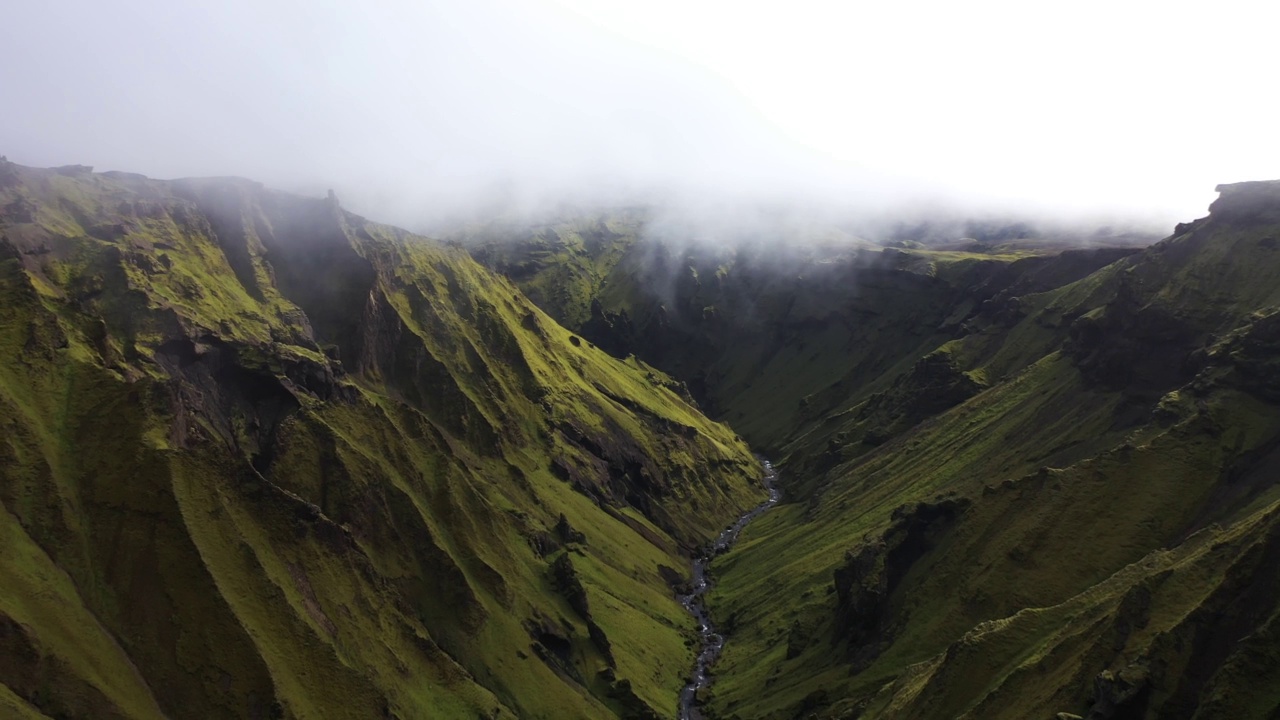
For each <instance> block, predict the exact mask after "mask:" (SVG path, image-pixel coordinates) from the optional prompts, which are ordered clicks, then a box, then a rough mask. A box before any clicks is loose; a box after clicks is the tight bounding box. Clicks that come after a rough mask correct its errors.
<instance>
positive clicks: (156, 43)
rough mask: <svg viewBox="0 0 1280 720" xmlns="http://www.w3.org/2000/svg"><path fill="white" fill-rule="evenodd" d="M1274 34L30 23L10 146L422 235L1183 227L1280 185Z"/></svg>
mask: <svg viewBox="0 0 1280 720" xmlns="http://www.w3.org/2000/svg"><path fill="white" fill-rule="evenodd" d="M1278 21H1280V11H1277V10H1276V9H1273V7H1272V4H1267V3H1261V2H1259V3H1239V2H1236V3H1233V2H1218V3H1214V4H1208V3H1204V4H1197V5H1179V4H1176V3H1168V2H1163V3H1136V2H1135V3H1114V2H1109V3H1093V2H1080V3H1071V4H1065V5H1064V4H1055V5H1045V4H1042V3H1013V2H1010V3H1003V2H990V1H986V0H977V1H975V2H971V3H952V2H936V3H935V2H910V3H883V2H882V3H835V2H831V3H818V2H804V1H803V0H800V1H793V2H787V3H781V2H777V3H771V4H764V3H754V4H753V3H731V2H719V1H717V2H696V1H693V0H686V1H685V2H676V1H675V0H653V1H651V2H645V3H621V2H604V1H603V0H558V1H552V0H525V1H523V2H517V1H516V0H466V1H465V2H463V1H461V0H459V1H452V2H441V1H430V0H427V1H422V2H414V1H411V0H388V1H384V2H369V3H335V2H330V1H327V0H315V1H313V2H305V3H304V2H298V1H296V0H278V1H276V2H251V1H249V0H226V1H224V2H218V3H198V4H197V3H174V2H158V1H152V0H120V1H118V2H111V3H103V2H98V1H87V0H47V1H45V2H30V3H10V4H9V6H8V7H6V9H5V12H4V17H3V23H2V24H0V97H2V98H3V111H0V154H5V155H7V156H8V157H9V158H10V159H11V160H13V161H15V162H19V163H23V164H28V165H39V166H48V165H60V164H69V163H83V164H89V165H94V166H95V167H96V168H97V169H99V170H108V169H114V170H126V171H133V172H141V173H144V174H147V175H150V176H153V177H181V176H194V175H238V176H244V177H250V178H253V179H255V180H259V181H262V182H264V183H267V184H268V185H271V186H275V187H280V188H283V189H289V190H294V191H300V192H307V193H322V192H323V191H324V190H325V189H328V188H333V189H335V190H336V191H337V192H338V194H339V196H340V197H341V198H342V200H343V203H344V205H345V206H346V207H348V208H351V209H354V210H356V211H357V212H361V213H363V214H366V215H369V216H371V217H374V218H377V219H382V220H388V221H392V222H396V223H398V224H402V225H407V226H410V227H414V228H423V227H432V226H433V225H439V224H440V223H442V222H445V221H456V220H460V219H467V218H469V217H476V216H478V215H480V214H483V213H486V212H492V211H495V210H498V209H504V208H505V209H510V208H513V207H514V208H531V207H539V206H546V205H548V204H555V203H561V202H565V201H571V202H575V203H606V204H607V203H636V202H646V203H654V202H656V203H671V202H674V203H676V204H681V205H684V206H695V205H698V204H700V203H705V204H707V205H708V206H712V207H719V208H723V207H734V206H736V205H735V204H737V205H740V204H742V203H757V202H758V203H765V204H771V205H774V206H788V207H791V208H793V209H795V208H821V209H822V212H826V213H834V214H835V215H840V214H842V213H843V214H844V215H857V214H859V213H878V214H880V215H884V214H886V213H888V214H890V215H892V212H893V210H892V209H893V208H899V207H901V208H915V209H919V208H934V207H941V208H947V209H948V210H947V211H948V212H950V213H953V214H954V213H957V212H958V213H960V214H963V212H964V210H963V209H964V208H973V209H974V212H984V213H992V212H1016V213H1021V214H1037V215H1048V216H1053V217H1068V216H1080V217H1090V218H1095V217H1096V218H1123V219H1125V221H1126V222H1129V221H1132V222H1135V223H1155V224H1161V225H1165V226H1171V225H1172V223H1173V222H1175V221H1178V220H1185V219H1189V218H1192V217H1196V216H1199V215H1202V214H1203V213H1204V209H1205V207H1206V206H1207V204H1208V203H1209V202H1210V201H1211V200H1212V199H1213V197H1214V194H1213V187H1214V185H1216V184H1217V183H1220V182H1233V181H1238V180H1246V179H1269V178H1273V177H1280V143H1277V142H1276V141H1275V139H1274V129H1273V127H1271V126H1272V124H1273V123H1274V118H1275V117H1276V115H1277V113H1276V111H1277V109H1280V107H1278V106H1280V95H1277V94H1276V93H1275V92H1274V77H1273V71H1274V67H1275V62H1274V58H1273V53H1274V50H1273V49H1272V48H1273V38H1272V37H1271V35H1272V33H1273V31H1274V28H1275V27H1278V26H1280V22H1278ZM957 208H959V209H960V210H956V209H957ZM1099 222H1102V221H1101V220H1100V221H1099Z"/></svg>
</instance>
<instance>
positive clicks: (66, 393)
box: [0, 162, 764, 718]
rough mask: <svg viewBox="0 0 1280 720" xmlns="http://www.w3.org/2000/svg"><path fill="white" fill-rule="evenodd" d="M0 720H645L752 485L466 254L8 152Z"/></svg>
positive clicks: (294, 211)
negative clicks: (689, 603)
mask: <svg viewBox="0 0 1280 720" xmlns="http://www.w3.org/2000/svg"><path fill="white" fill-rule="evenodd" d="M0 293H2V299H0V427H2V430H0V533H2V534H3V541H0V588H3V591H2V592H0V648H2V651H0V708H3V713H0V714H4V715H6V716H9V717H21V718H41V717H58V718H61V717H94V718H154V717H175V718H176V717H193V718H194V717H199V718H242V717H243V718H277V717H279V718H344V717H350V718H371V717H401V718H410V717H467V718H474V717H487V718H499V717H527V718H534V717H545V718H566V717H628V718H631V717H635V718H639V717H659V716H665V715H667V714H668V713H669V712H670V711H671V709H672V708H674V706H675V703H676V696H677V694H678V692H679V689H680V688H681V687H682V686H683V684H684V683H685V682H686V676H687V674H688V670H689V668H690V667H691V666H692V663H693V657H694V648H693V647H692V646H693V637H694V636H695V635H694V632H693V630H694V628H693V622H692V619H691V618H690V617H689V616H688V615H687V614H686V613H685V611H684V609H683V608H682V607H681V606H680V605H679V603H678V602H677V601H676V599H675V597H674V592H673V590H672V584H673V583H675V584H678V583H680V582H682V576H683V575H684V573H686V572H687V567H688V564H687V563H688V556H689V554H690V553H691V552H692V551H694V550H695V549H696V548H698V547H700V546H701V545H702V544H703V543H705V542H707V541H708V540H709V539H711V538H712V537H713V536H714V535H715V534H716V533H717V532H718V531H719V529H720V528H722V527H724V526H725V525H727V524H729V523H730V522H731V521H732V520H733V519H734V518H735V517H736V516H737V515H739V514H740V513H741V512H742V511H743V510H744V509H746V508H748V507H752V506H754V505H755V504H757V503H758V502H759V501H760V499H761V498H762V497H763V494H764V491H763V490H762V489H761V488H760V487H759V485H758V483H757V479H758V478H759V476H760V470H759V468H758V465H757V463H756V461H755V459H754V458H753V457H752V456H751V454H750V453H749V451H748V448H747V446H746V445H745V444H744V443H743V442H742V441H741V440H740V439H739V438H738V437H737V436H736V435H735V434H734V432H733V431H731V430H729V429H728V428H727V427H725V426H723V425H719V424H716V423H713V422H711V421H709V420H707V419H706V418H705V417H704V416H703V415H702V414H701V413H699V412H698V410H697V409H696V408H695V407H694V405H693V404H692V402H691V401H690V399H689V398H688V397H687V392H686V391H685V389H684V386H683V385H682V384H680V383H679V382H677V381H675V380H672V379H671V378H670V377H668V376H667V375H665V374H663V373H662V372H660V371H658V370H656V369H654V368H653V367H651V366H649V365H646V364H645V363H643V362H641V361H639V360H636V359H634V358H631V359H628V360H625V361H623V360H617V359H614V358H612V357H610V356H609V355H607V354H606V353H604V352H602V351H601V350H599V349H597V348H596V347H594V346H593V345H591V344H590V343H589V342H586V341H584V340H583V339H581V338H580V337H579V336H577V335H574V334H572V333H570V332H569V331H568V330H566V329H564V328H562V327H561V326H560V325H558V324H556V323H555V322H554V321H552V320H551V319H550V318H549V317H548V316H547V315H546V314H545V313H544V312H542V311H541V310H540V309H538V308H537V307H536V306H535V305H534V304H532V303H531V302H530V301H529V300H528V299H527V298H526V297H525V296H524V295H523V294H522V293H521V292H520V290H519V289H517V288H516V287H515V286H514V285H513V284H511V283H510V282H508V281H507V280H505V279H503V278H502V277H500V276H497V275H494V274H493V273H490V272H488V271H487V270H485V269H484V268H483V267H481V266H480V265H478V264H477V263H476V262H474V261H473V260H472V259H471V258H470V257H469V255H468V254H467V253H466V252H465V251H464V250H462V249H460V248H458V247H452V246H449V245H446V244H443V243H440V242H437V241H433V240H429V239H426V238H422V237H417V236H414V235H412V234H410V233H407V232H405V231H402V230H399V229H396V228H393V227H388V226H385V225H379V224H377V223H373V222H370V221H368V220H365V219H364V218H361V217H358V216H356V215H353V214H351V213H349V212H346V211H344V210H343V209H342V208H341V207H340V206H339V204H338V202H337V200H336V198H334V197H333V196H332V194H331V195H330V197H329V198H327V199H311V198H303V197H296V196H293V195H288V194H285V193H280V192H274V191H270V190H267V189H265V188H263V187H262V186H260V185H258V184H256V183H252V182H249V181H246V180H239V179H231V178H226V179H202V180H180V181H156V180H150V179H147V178H144V177H142V176H137V175H129V174H123V173H93V172H92V171H91V170H90V169H89V168H86V167H80V166H70V167H64V168H57V169H52V170H40V169H33V168H27V167H21V166H18V165H15V164H12V163H8V162H0Z"/></svg>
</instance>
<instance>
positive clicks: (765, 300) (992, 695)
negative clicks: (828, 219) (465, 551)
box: [513, 183, 1280, 720]
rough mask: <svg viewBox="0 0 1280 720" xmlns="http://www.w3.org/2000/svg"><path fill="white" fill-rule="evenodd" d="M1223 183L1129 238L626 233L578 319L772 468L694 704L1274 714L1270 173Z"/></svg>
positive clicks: (730, 710)
mask: <svg viewBox="0 0 1280 720" xmlns="http://www.w3.org/2000/svg"><path fill="white" fill-rule="evenodd" d="M1221 191H1222V196H1221V198H1220V199H1219V200H1218V201H1217V202H1216V203H1215V204H1214V205H1213V207H1212V208H1211V213H1210V215H1209V216H1208V217H1206V218H1203V219H1201V220H1198V221H1196V222H1194V223H1188V224H1184V225H1180V226H1178V228H1177V230H1176V231H1175V233H1174V235H1173V236H1172V237H1170V238H1169V239H1167V240H1165V241H1163V242H1161V243H1158V244H1156V245H1154V246H1152V247H1150V248H1148V249H1146V250H1143V251H1141V252H1136V251H1131V250H1108V249H1094V250H1078V251H1069V252H1052V253H1043V252H1037V253H1034V255H1033V256H1026V255H1023V254H1019V253H1017V252H1016V251H1009V252H1003V253H1001V252H998V251H997V252H990V251H987V252H981V253H974V252H956V251H938V250H936V249H935V250H931V249H928V248H915V249H899V250H884V251H880V250H878V249H866V248H863V249H859V250H855V251H851V252H850V253H849V254H848V255H847V256H846V257H844V258H840V257H834V258H833V257H830V256H829V255H828V257H824V258H821V259H813V258H804V257H779V256H775V255H769V254H764V255H762V256H761V258H760V259H758V260H755V261H753V260H752V259H751V257H750V256H749V255H743V254H742V253H739V254H738V255H737V256H733V255H725V254H721V255H719V256H714V255H707V254H706V253H705V252H703V251H698V250H696V249H695V250H693V251H690V252H683V253H677V254H675V255H670V254H668V255H666V256H665V258H664V257H663V252H664V251H663V250H661V249H657V250H655V249H653V248H652V247H643V243H638V242H631V243H630V245H629V247H628V249H627V250H626V252H625V253H624V254H623V255H622V256H621V257H622V259H621V260H619V261H618V262H617V263H616V264H615V265H614V267H619V268H629V269H626V270H625V271H622V272H621V273H620V274H619V275H614V276H609V278H608V280H609V283H607V284H604V285H603V286H602V289H600V290H597V291H595V297H594V298H592V299H594V300H595V302H594V303H591V302H590V300H588V305H589V307H591V312H590V317H589V318H588V319H586V320H583V321H581V322H580V323H579V325H578V326H579V327H580V328H581V331H582V332H583V333H584V334H585V335H586V336H587V337H588V338H591V339H593V340H595V341H597V342H599V343H600V344H601V345H602V346H603V347H611V348H613V349H615V350H616V349H621V350H623V351H625V352H635V353H636V354H637V355H640V356H641V357H644V358H647V359H648V360H649V361H650V362H654V363H655V364H657V365H659V366H660V367H663V368H665V369H667V370H669V371H671V372H672V373H673V374H674V375H676V376H677V377H679V378H681V379H684V380H686V381H688V382H689V383H690V385H691V387H693V388H694V389H695V390H696V391H698V392H699V393H700V394H701V396H702V397H703V398H705V399H706V400H707V401H708V402H709V407H711V408H712V409H713V410H714V411H715V412H716V413H718V415H719V416H720V417H722V418H725V419H727V420H728V421H729V422H730V423H731V424H733V425H734V427H735V428H736V429H738V430H739V432H742V433H743V435H744V436H745V437H747V438H748V439H750V440H752V441H753V442H758V443H760V444H761V445H762V446H764V447H768V448H769V449H770V452H771V453H773V454H774V455H775V457H777V458H779V459H780V460H782V461H783V462H782V467H781V470H782V478H783V484H784V486H785V487H786V490H787V500H788V501H787V502H785V503H784V504H783V505H782V506H780V507H779V508H778V509H777V510H775V511H774V512H771V513H769V514H768V515H766V516H764V517H762V518H761V519H760V521H759V522H757V523H754V524H753V525H752V526H751V527H750V528H749V529H748V530H747V531H746V533H745V534H744V537H743V539H742V542H741V543H740V545H739V546H738V549H737V550H735V551H734V552H733V553H730V554H729V555H727V556H725V557H724V558H722V559H721V560H720V561H719V562H718V563H717V565H716V566H715V570H716V572H717V573H718V575H719V578H720V580H719V584H718V585H717V587H716V589H715V590H714V591H713V594H712V607H713V611H714V612H715V614H716V616H717V618H718V619H719V622H720V623H721V625H722V626H723V627H726V628H727V629H728V630H729V633H730V634H729V642H728V643H727V645H726V650H725V652H724V655H723V656H722V659H721V661H720V663H719V665H718V666H717V674H718V680H717V682H716V684H715V685H713V686H712V693H711V695H710V697H709V698H708V708H707V712H708V716H710V717H719V718H741V719H743V720H746V719H747V718H793V717H816V718H879V717H883V718H953V717H971V718H1041V717H1042V718H1053V717H1055V716H1057V715H1058V714H1059V713H1065V714H1066V715H1065V716H1064V717H1072V716H1080V717H1087V718H1093V719H1095V720H1102V719H1104V718H1182V717H1197V718H1246V717H1248V718H1253V717H1274V716H1275V714H1276V713H1277V712H1280V693H1277V691H1276V688H1280V663H1278V662H1277V660H1276V658H1277V657H1280V643H1277V640H1276V636H1275V629H1274V622H1273V620H1274V619H1275V617H1276V613H1277V610H1278V609H1280V587H1277V585H1276V581H1275V573H1274V572H1272V571H1271V568H1273V567H1274V565H1275V564H1276V562H1277V561H1278V560H1280V556H1278V555H1277V552H1280V548H1278V546H1277V544H1276V538H1277V537H1280V535H1277V533H1280V528H1278V527H1277V505H1276V503H1277V502H1280V491H1277V490H1276V485H1275V470H1276V464H1275V460H1276V452H1275V450H1276V447H1277V444H1278V443H1280V407H1277V403H1280V395H1278V394H1277V391H1276V388H1275V383H1276V367H1275V351H1276V349H1277V347H1278V346H1277V342H1280V336H1278V335H1277V334H1276V328H1277V327H1280V325H1278V324H1277V317H1280V316H1278V315H1277V310H1278V309H1280V285H1277V284H1276V282H1275V278H1276V277H1280V245H1278V242H1280V241H1278V240H1277V239H1278V238H1280V183H1244V184H1239V185H1230V186H1224V187H1222V188H1221ZM615 232H616V230H615ZM557 235H558V237H560V238H561V239H562V240H563V238H564V237H565V233H564V232H560V231H557ZM547 237H548V236H546V235H545V234H544V235H543V236H542V238H543V240H544V242H545V240H546V239H547ZM562 245H568V244H567V243H562ZM637 248H643V249H639V250H638V249H637ZM571 249H572V248H570V250H571ZM700 253H701V254H700ZM655 254H656V257H655ZM598 255H599V254H598V253H597V256H598ZM646 255H648V256H649V257H645V256H646ZM533 259H534V260H537V258H533ZM540 262H541V261H540ZM628 263H630V265H628ZM526 267H528V268H530V269H531V270H532V271H533V273H532V277H537V276H538V274H539V270H538V266H537V264H536V263H534V264H532V265H529V266H526ZM648 269H654V270H653V271H654V272H658V273H660V275H661V277H662V278H666V279H668V281H667V283H666V284H661V283H657V282H654V275H650V276H648V278H649V279H648V280H647V281H646V280H641V281H639V282H630V283H627V284H626V285H625V288H626V290H625V292H619V290H618V283H619V282H624V283H625V282H626V280H625V279H626V278H646V276H645V275H644V274H643V272H644V271H646V270H648ZM513 277H516V278H517V279H520V280H521V281H522V282H526V283H527V282H529V280H528V279H527V277H526V276H521V275H520V274H519V273H516V274H513ZM610 287H612V288H613V289H612V290H611V289H610ZM588 297H589V298H590V297H591V296H590V295H588ZM549 307H551V309H552V310H556V307H555V306H554V305H550V306H549ZM566 321H569V322H572V321H573V317H571V316H566ZM619 339H621V341H620V342H616V344H614V342H615V341H618V340H619Z"/></svg>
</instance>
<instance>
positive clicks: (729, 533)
mask: <svg viewBox="0 0 1280 720" xmlns="http://www.w3.org/2000/svg"><path fill="white" fill-rule="evenodd" d="M760 464H761V465H762V466H763V467H764V479H763V481H762V482H763V483H764V487H765V490H768V491H769V499H767V500H765V501H764V502H762V503H760V504H759V505H757V506H756V507H754V508H752V509H751V510H750V511H748V512H747V513H744V514H743V515H742V517H740V518H738V520H737V521H736V522H734V523H733V524H732V525H730V526H729V527H727V528H725V529H724V531H723V532H721V533H720V535H719V536H717V537H716V540H715V542H714V543H712V544H711V545H710V546H709V547H708V549H707V550H706V551H704V552H703V553H702V555H700V556H699V557H696V558H694V559H693V571H692V578H693V579H692V582H691V586H692V588H693V589H692V590H691V591H690V592H689V594H688V595H681V596H680V604H682V605H684V607H685V609H686V610H688V611H689V614H690V615H692V616H693V619H694V620H695V621H697V623H698V639H699V642H700V645H701V650H699V652H698V659H697V662H695V663H694V667H693V674H692V675H691V676H690V678H689V684H688V685H685V686H684V689H683V690H681V691H680V714H679V718H680V720H702V713H701V712H700V711H699V710H698V707H697V697H698V691H699V690H701V689H702V688H704V687H706V686H707V685H709V684H710V682H711V676H710V668H711V666H712V665H713V664H714V663H715V661H716V658H718V657H720V651H721V650H723V649H724V636H723V635H721V634H720V633H718V632H716V627H715V624H714V623H713V622H712V621H711V614H710V613H709V612H708V611H707V606H706V600H705V595H706V593H707V591H708V590H710V589H711V586H712V582H711V578H710V576H709V574H708V569H709V567H710V565H711V562H712V561H713V560H714V559H715V558H716V556H717V555H722V554H724V553H726V552H728V551H729V548H731V547H733V544H734V543H735V542H737V540H738V535H740V534H741V533H742V529H743V528H745V527H746V526H747V525H748V524H749V523H750V522H751V521H752V520H755V519H756V518H758V517H760V515H761V514H763V513H764V512H766V511H767V510H769V509H770V508H772V507H773V506H774V505H777V504H778V501H779V500H781V499H782V491H781V490H780V489H778V483H777V481H778V473H777V471H776V470H774V469H773V463H771V462H769V461H768V460H764V459H761V461H760Z"/></svg>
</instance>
